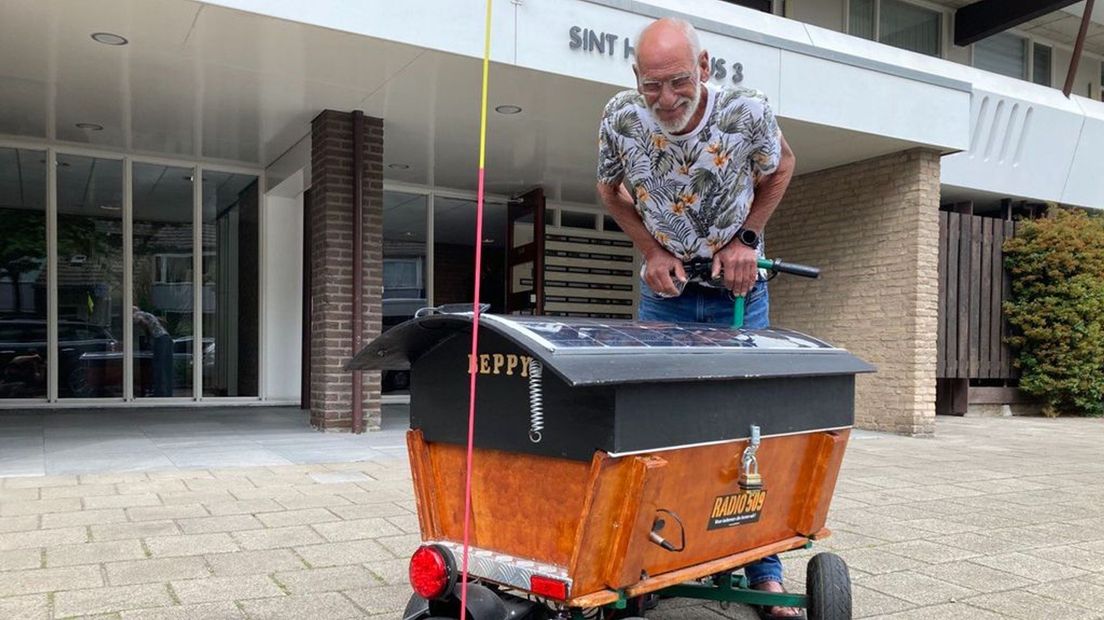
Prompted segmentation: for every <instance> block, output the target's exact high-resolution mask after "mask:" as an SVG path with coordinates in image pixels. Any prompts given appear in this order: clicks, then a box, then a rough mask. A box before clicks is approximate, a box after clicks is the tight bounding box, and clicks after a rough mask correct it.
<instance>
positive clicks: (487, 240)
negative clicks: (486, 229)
mask: <svg viewBox="0 0 1104 620" xmlns="http://www.w3.org/2000/svg"><path fill="white" fill-rule="evenodd" d="M483 243H494V239H484V240H483Z"/></svg>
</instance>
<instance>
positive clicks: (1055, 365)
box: [1004, 207, 1104, 416]
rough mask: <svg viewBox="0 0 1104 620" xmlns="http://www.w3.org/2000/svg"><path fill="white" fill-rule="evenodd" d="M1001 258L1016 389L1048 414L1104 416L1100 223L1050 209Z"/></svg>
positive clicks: (1103, 225)
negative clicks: (1006, 276) (1008, 289)
mask: <svg viewBox="0 0 1104 620" xmlns="http://www.w3.org/2000/svg"><path fill="white" fill-rule="evenodd" d="M1004 252H1005V265H1006V267H1007V268H1008V270H1009V272H1010V274H1011V278H1012V295H1011V299H1010V301H1008V302H1007V303H1005V306H1004V311H1005V313H1006V315H1007V317H1008V320H1009V323H1010V324H1011V325H1012V326H1013V328H1014V334H1015V335H1013V336H1012V337H1010V338H1009V344H1010V345H1011V346H1012V347H1013V348H1015V349H1016V350H1017V355H1018V357H1017V360H1016V365H1017V366H1018V367H1019V368H1020V369H1021V370H1022V372H1023V375H1022V377H1021V378H1020V388H1021V389H1023V390H1024V391H1026V392H1027V393H1029V394H1033V395H1035V396H1038V397H1040V398H1042V399H1043V400H1044V401H1045V403H1046V406H1045V408H1044V410H1043V411H1044V413H1046V414H1047V415H1051V416H1056V415H1060V414H1079V415H1091V416H1100V415H1104V219H1102V218H1100V217H1094V216H1089V215H1088V214H1086V213H1085V212H1083V211H1071V210H1063V209H1058V208H1053V207H1052V208H1051V210H1050V213H1049V214H1048V217H1047V218H1045V219H1041V220H1035V221H1031V222H1026V223H1024V225H1023V227H1022V228H1021V229H1020V232H1019V234H1018V235H1017V236H1016V237H1015V238H1014V239H1010V240H1008V241H1007V242H1006V243H1005V244H1004Z"/></svg>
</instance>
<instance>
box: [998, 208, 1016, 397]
mask: <svg viewBox="0 0 1104 620" xmlns="http://www.w3.org/2000/svg"><path fill="white" fill-rule="evenodd" d="M1018 228H1019V223H1018V222H1005V223H1004V237H1005V238H1006V239H1009V238H1012V237H1015V236H1016V232H1018V231H1017V229H1018ZM1011 297H1012V278H1011V275H1010V274H1009V273H1008V270H1005V271H1004V276H1003V277H1002V278H1001V299H1003V300H1005V301H1007V300H1008V299H1010V298H1011ZM1008 330H1009V328H1008V317H1007V316H1005V315H1004V313H1003V312H1002V313H1001V339H1002V340H1004V339H1005V338H1008V335H1009V331H1008ZM1002 355H1003V356H1004V376H1005V377H1010V378H1015V377H1018V376H1019V373H1018V372H1016V369H1015V368H1014V367H1013V364H1012V349H1011V348H1010V347H1008V346H1007V345H1005V346H1004V349H1003V351H1002Z"/></svg>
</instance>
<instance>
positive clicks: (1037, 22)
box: [934, 0, 1104, 55]
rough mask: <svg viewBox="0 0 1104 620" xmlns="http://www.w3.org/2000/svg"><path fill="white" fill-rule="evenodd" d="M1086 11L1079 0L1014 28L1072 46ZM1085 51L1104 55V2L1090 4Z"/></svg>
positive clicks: (950, 1)
mask: <svg viewBox="0 0 1104 620" xmlns="http://www.w3.org/2000/svg"><path fill="white" fill-rule="evenodd" d="M934 1H935V3H936V4H939V5H942V6H945V7H948V8H952V9H959V8H962V7H964V6H966V5H967V4H973V3H975V2H977V1H978V0H934ZM1084 14H1085V3H1084V2H1083V1H1082V2H1078V3H1076V4H1071V5H1070V6H1068V7H1066V8H1064V9H1062V10H1060V11H1052V12H1050V13H1047V14H1046V15H1043V16H1042V17H1037V18H1035V19H1033V20H1031V21H1029V22H1026V23H1024V24H1021V25H1019V26H1017V27H1016V29H1017V30H1020V31H1023V32H1026V33H1028V34H1032V35H1035V36H1038V37H1043V38H1046V39H1050V40H1051V41H1054V42H1055V43H1061V44H1063V45H1069V46H1073V44H1074V42H1075V41H1076V40H1077V31H1078V30H1079V29H1080V28H1081V16H1082V15H1084ZM1085 51H1088V52H1092V53H1094V54H1099V55H1104V3H1101V2H1097V3H1096V4H1095V5H1094V6H1093V14H1092V19H1091V21H1090V22H1089V30H1088V32H1086V33H1085Z"/></svg>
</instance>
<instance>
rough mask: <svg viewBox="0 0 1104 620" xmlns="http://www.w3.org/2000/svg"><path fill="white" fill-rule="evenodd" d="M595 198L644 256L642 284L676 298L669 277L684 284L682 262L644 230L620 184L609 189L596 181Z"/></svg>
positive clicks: (623, 187) (672, 283) (673, 286)
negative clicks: (600, 201) (597, 198)
mask: <svg viewBox="0 0 1104 620" xmlns="http://www.w3.org/2000/svg"><path fill="white" fill-rule="evenodd" d="M598 196H599V198H601V199H602V204H604V205H605V206H606V210H607V211H609V214H610V215H611V216H613V219H614V220H615V221H616V222H617V225H618V226H620V227H621V230H623V231H625V234H626V235H628V236H629V238H630V239H632V242H633V245H635V246H636V248H637V250H639V251H640V253H641V254H643V255H644V261H645V263H646V267H645V269H644V281H645V282H646V283H647V284H648V286H649V287H650V288H651V289H652V290H653V291H655V292H657V293H663V294H666V295H678V293H679V290H678V288H676V287H675V283H674V281H672V279H671V274H672V273H674V274H675V277H676V278H678V279H679V280H680V281H682V282H685V281H686V272H685V271H684V270H683V268H682V261H680V260H679V259H677V258H675V256H674V255H673V254H671V253H670V252H668V251H667V249H666V248H664V247H663V246H662V245H660V244H659V242H658V241H656V240H655V238H654V237H652V235H651V233H649V232H648V229H647V228H645V227H644V222H643V221H641V219H640V214H639V213H637V212H636V207H635V206H634V204H635V203H634V202H633V199H632V196H630V195H629V191H628V190H627V189H626V188H625V185H624V183H618V184H616V185H611V184H609V183H603V182H601V181H599V182H598Z"/></svg>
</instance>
